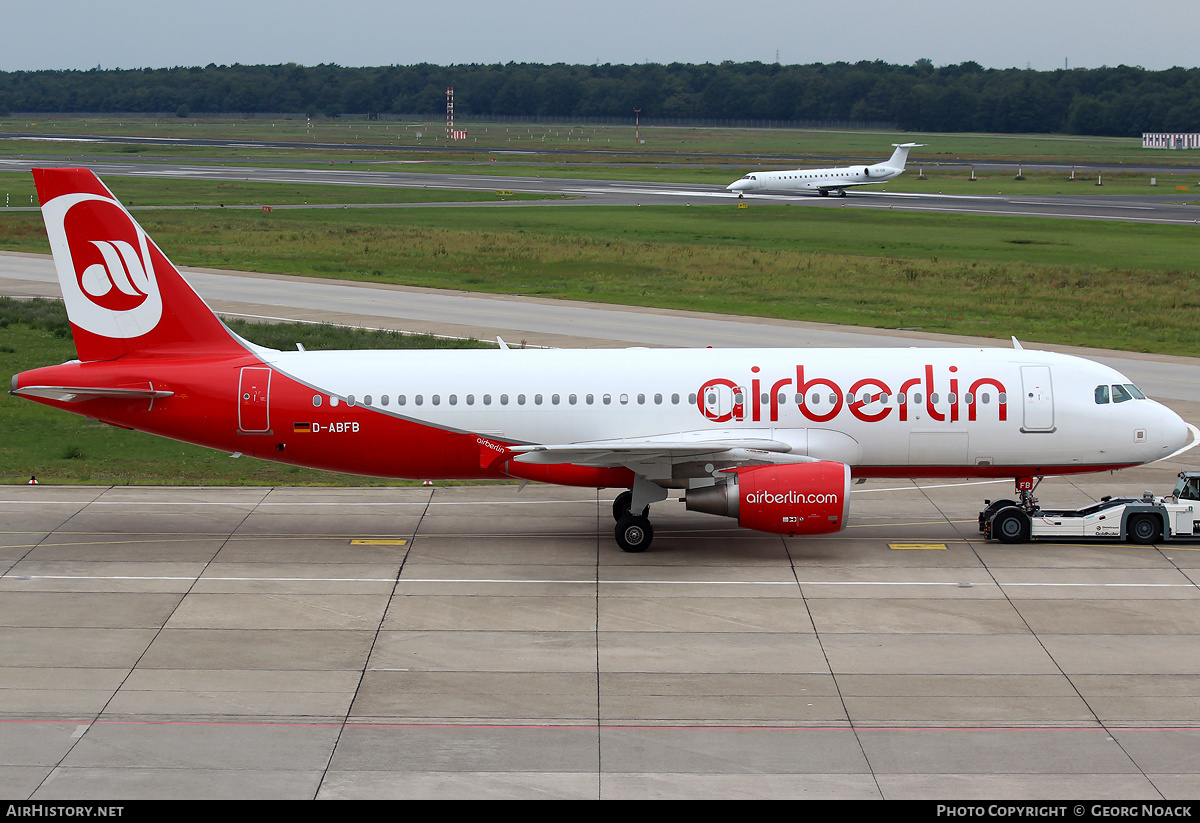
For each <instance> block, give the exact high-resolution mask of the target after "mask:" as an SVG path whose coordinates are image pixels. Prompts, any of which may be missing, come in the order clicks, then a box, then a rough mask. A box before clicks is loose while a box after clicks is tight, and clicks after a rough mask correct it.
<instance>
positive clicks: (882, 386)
mask: <svg viewBox="0 0 1200 823" xmlns="http://www.w3.org/2000/svg"><path fill="white" fill-rule="evenodd" d="M750 372H751V374H752V375H754V376H753V377H751V379H750V381H749V383H750V390H749V392H747V391H746V390H745V381H742V382H738V381H736V380H732V379H730V378H728V377H714V378H712V379H711V380H707V381H705V382H704V383H703V384H702V385H701V386H700V390H699V392H698V393H697V395H696V407H697V408H698V409H699V411H700V414H702V415H703V416H704V417H705V419H707V420H710V421H712V422H714V423H728V422H732V421H745V420H747V419H749V420H751V421H753V422H762V421H765V422H770V423H775V422H778V421H779V419H780V408H781V406H782V405H788V401H787V396H788V395H794V397H793V400H794V403H792V405H795V406H796V408H797V409H799V411H800V413H801V414H803V415H804V416H805V417H806V418H808V419H809V420H811V421H813V422H815V423H826V422H829V421H830V420H833V419H834V418H835V417H837V416H838V415H839V414H840V413H841V412H842V410H843V409H847V410H848V411H849V412H850V414H852V415H854V417H856V418H858V419H859V420H861V421H863V422H864V423H877V422H879V421H881V420H884V419H886V418H888V417H890V416H891V415H892V413H893V412H895V413H896V415H897V417H898V419H899V420H902V421H907V420H908V419H909V414H910V412H909V410H910V408H911V407H912V406H914V405H915V404H920V403H921V402H922V400H923V402H924V411H925V413H926V414H927V415H929V418H930V419H931V420H935V421H939V422H941V421H945V420H947V419H948V420H949V421H950V422H952V423H955V422H958V421H959V418H960V416H961V414H962V408H963V406H965V407H966V413H967V420H968V421H969V422H974V421H975V420H976V419H977V417H978V405H979V403H980V400H981V399H982V401H983V402H984V403H985V404H989V403H990V402H991V397H990V396H989V394H988V392H987V390H988V389H991V390H993V391H995V392H996V395H997V397H996V399H997V415H998V419H999V420H1000V421H1001V422H1003V421H1005V420H1007V419H1008V391H1007V389H1006V388H1005V386H1004V383H1003V382H1002V381H1000V380H999V379H998V378H995V377H978V378H975V379H973V380H971V381H970V382H969V383H967V384H966V385H967V391H966V393H965V394H963V393H961V392H960V391H959V388H960V385H961V384H962V382H963V381H962V378H961V376H960V375H959V373H958V366H950V367H949V368H948V369H947V373H946V374H944V375H942V376H941V379H942V380H943V381H945V385H947V387H948V393H947V394H946V395H945V400H946V403H947V404H948V405H947V407H945V410H944V411H939V410H938V408H937V406H938V403H939V401H940V400H941V397H942V395H941V390H940V389H939V387H938V383H937V382H936V381H935V375H934V367H933V366H932V365H930V364H925V367H924V372H925V374H924V376H923V377H910V378H908V379H905V380H903V381H901V382H900V383H899V384H897V386H896V390H895V392H893V390H892V385H891V384H890V383H888V382H887V381H885V380H883V379H882V378H879V377H862V378H859V379H858V380H855V381H854V382H853V383H851V384H850V387H849V389H848V390H846V391H843V390H842V387H841V386H840V385H839V384H838V383H837V382H835V381H834V380H832V379H830V378H828V377H820V376H816V377H814V376H811V373H810V374H809V375H806V374H805V367H804V364H798V365H797V366H796V377H795V379H794V381H793V379H792V378H791V377H783V378H780V379H778V380H775V381H774V382H771V381H770V380H769V379H768V380H764V379H763V376H762V375H760V374H759V372H760V368H759V367H758V366H752V367H751V368H750ZM768 383H770V387H771V388H770V389H769V390H766V389H764V388H763V387H764V386H766V385H767V384H768ZM816 389H823V390H824V391H821V392H817V391H815V390H816ZM718 393H727V394H728V395H729V397H728V398H726V399H727V400H728V402H722V400H723V398H721V397H719V396H718ZM764 398H765V402H764ZM781 398H782V401H781ZM893 399H894V400H895V403H896V405H895V406H892V405H890V401H892V400H893ZM826 400H827V401H828V402H827V403H824V402H823V401H826ZM747 401H748V402H747ZM876 403H880V404H884V405H883V407H882V408H879V409H876V410H872V411H868V408H869V407H870V406H872V405H874V404H876ZM824 405H828V408H822V407H823V406H824ZM747 406H748V407H749V408H748V409H747Z"/></svg>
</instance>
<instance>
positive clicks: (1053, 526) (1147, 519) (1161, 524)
mask: <svg viewBox="0 0 1200 823" xmlns="http://www.w3.org/2000/svg"><path fill="white" fill-rule="evenodd" d="M1033 491H1034V486H1033V485H1032V484H1031V485H1030V486H1029V487H1028V488H1024V489H1021V490H1020V495H1019V496H1020V500H1008V499H1005V500H988V501H985V503H986V505H987V507H986V508H985V509H984V510H983V511H981V512H980V513H979V530H980V531H981V532H983V534H984V536H985V537H987V538H989V539H992V538H995V539H997V540H999V541H1000V542H1001V543H1027V542H1029V541H1031V540H1066V539H1072V538H1079V539H1089V540H1128V541H1129V542H1131V543H1143V544H1149V543H1159V542H1167V541H1175V540H1200V472H1195V471H1186V472H1180V473H1179V482H1178V483H1176V484H1175V490H1174V491H1172V492H1171V494H1169V495H1167V496H1166V497H1155V496H1154V495H1153V494H1152V493H1151V492H1145V493H1144V494H1143V495H1142V496H1141V497H1104V498H1102V499H1101V500H1100V502H1099V503H1094V504H1092V505H1091V506H1087V507H1086V508H1082V509H1043V508H1041V507H1040V506H1039V505H1038V501H1037V498H1035V497H1034V496H1033Z"/></svg>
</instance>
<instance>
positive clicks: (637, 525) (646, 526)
mask: <svg viewBox="0 0 1200 823" xmlns="http://www.w3.org/2000/svg"><path fill="white" fill-rule="evenodd" d="M615 536H616V538H617V545H618V546H620V547H621V551H623V552H630V553H635V554H636V553H640V552H644V551H645V550H646V549H648V548H650V543H651V542H652V541H653V540H654V527H653V526H651V525H650V518H648V517H638V516H636V515H632V514H626V515H625V516H624V517H622V518H621V519H620V520H618V521H617V528H616V531H615Z"/></svg>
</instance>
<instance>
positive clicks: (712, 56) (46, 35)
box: [0, 0, 1200, 71]
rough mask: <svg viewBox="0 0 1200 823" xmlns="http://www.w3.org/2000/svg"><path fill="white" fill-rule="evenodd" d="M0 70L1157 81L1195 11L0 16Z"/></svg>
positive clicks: (1067, 7)
mask: <svg viewBox="0 0 1200 823" xmlns="http://www.w3.org/2000/svg"><path fill="white" fill-rule="evenodd" d="M0 28H2V29H3V31H4V32H5V37H4V46H3V48H2V49H0V70H3V71H17V70H28V69H88V68H94V67H96V66H100V67H102V68H105V69H110V68H127V69H128V68H144V67H152V68H165V67H171V66H204V65H207V64H209V63H217V64H219V65H221V64H224V65H228V64H232V63H242V64H275V63H300V64H302V65H306V66H312V65H316V64H318V63H337V64H339V65H342V66H384V65H409V64H413V63H435V64H439V65H450V64H463V63H508V62H518V63H673V62H679V63H719V62H721V61H723V60H732V61H735V62H744V61H750V60H758V61H761V62H764V63H773V62H775V61H776V59H778V61H779V62H781V63H784V64H792V63H832V62H838V61H847V62H856V61H858V60H883V61H885V62H888V63H898V64H905V63H912V62H913V61H915V60H917V59H919V58H922V57H925V58H929V59H930V60H932V61H933V63H934V65H937V66H943V65H949V64H953V63H961V62H964V61H967V60H974V61H975V62H977V63H980V64H981V65H983V66H985V67H988V68H1010V67H1014V66H1015V67H1017V68H1026V67H1029V68H1033V69H1039V70H1048V69H1057V68H1062V67H1063V66H1064V65H1066V66H1069V67H1070V68H1095V67H1097V66H1105V65H1107V66H1116V65H1120V64H1125V65H1131V66H1143V67H1145V68H1147V69H1165V68H1170V67H1171V66H1184V67H1189V68H1190V67H1194V66H1196V65H1197V64H1198V63H1200V60H1198V59H1197V57H1196V55H1197V54H1198V53H1200V0H1151V1H1150V2H1146V1H1145V0H1143V1H1142V2H1131V1H1130V0H1090V2H1088V1H1087V0H992V2H988V3H986V4H985V3H973V2H970V0H921V2H912V3H902V2H891V1H889V0H843V1H842V2H834V1H833V0H820V2H814V0H740V2H739V1H738V0H657V1H656V0H587V2H580V0H557V1H556V2H550V1H547V2H543V0H458V1H457V2H456V0H441V2H438V1H437V0H421V1H420V2H415V1H414V0H275V1H274V2H264V1H263V0H191V2H187V3H181V2H176V1H175V0H156V2H148V0H0Z"/></svg>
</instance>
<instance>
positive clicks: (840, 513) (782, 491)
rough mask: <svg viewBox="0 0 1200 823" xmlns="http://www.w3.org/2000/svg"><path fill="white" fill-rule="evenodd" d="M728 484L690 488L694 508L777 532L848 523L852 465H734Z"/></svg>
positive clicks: (817, 530) (833, 528) (824, 529)
mask: <svg viewBox="0 0 1200 823" xmlns="http://www.w3.org/2000/svg"><path fill="white" fill-rule="evenodd" d="M729 474H732V475H734V477H731V478H730V480H729V481H728V482H727V483H725V484H724V485H717V486H710V487H708V488H702V489H691V490H689V491H688V494H687V498H686V503H687V507H688V508H689V509H692V510H695V511H705V512H709V513H710V514H721V515H725V516H727V517H736V518H737V521H738V524H739V525H741V526H745V527H746V528H748V529H757V530H758V531H763V532H771V533H773V534H829V533H831V532H837V531H841V530H842V529H844V528H845V527H846V518H847V517H848V516H849V514H850V467H849V466H847V465H846V464H845V463H837V462H834V461H832V460H822V461H819V462H816V463H788V464H784V465H775V466H747V467H746V468H740V469H732V470H730V471H729Z"/></svg>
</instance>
